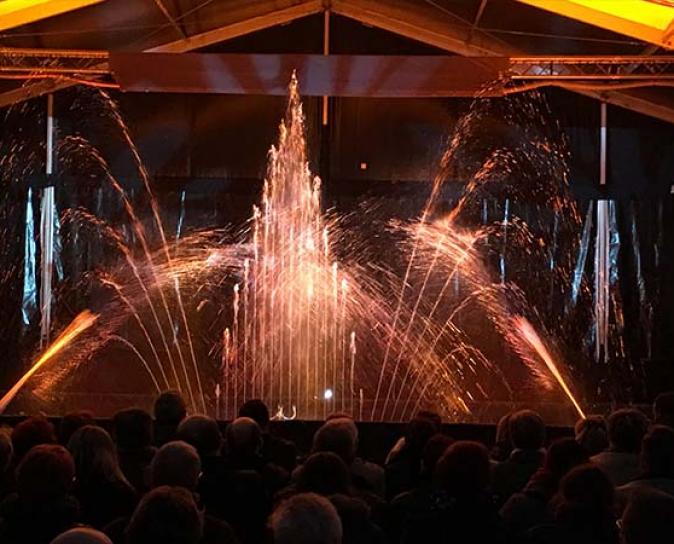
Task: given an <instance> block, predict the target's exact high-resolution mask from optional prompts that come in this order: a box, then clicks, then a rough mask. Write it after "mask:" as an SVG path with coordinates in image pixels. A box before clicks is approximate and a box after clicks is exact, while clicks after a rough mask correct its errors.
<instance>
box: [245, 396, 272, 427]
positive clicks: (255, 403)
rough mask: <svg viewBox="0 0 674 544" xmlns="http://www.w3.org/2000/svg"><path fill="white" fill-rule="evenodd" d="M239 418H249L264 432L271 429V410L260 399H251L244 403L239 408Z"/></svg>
mask: <svg viewBox="0 0 674 544" xmlns="http://www.w3.org/2000/svg"><path fill="white" fill-rule="evenodd" d="M239 417H249V418H250V419H252V420H253V421H255V423H257V424H258V425H259V426H260V429H262V430H263V431H265V430H267V427H269V408H267V405H266V404H265V403H264V402H263V401H262V400H260V399H251V400H247V401H246V402H244V403H243V404H242V405H241V408H239Z"/></svg>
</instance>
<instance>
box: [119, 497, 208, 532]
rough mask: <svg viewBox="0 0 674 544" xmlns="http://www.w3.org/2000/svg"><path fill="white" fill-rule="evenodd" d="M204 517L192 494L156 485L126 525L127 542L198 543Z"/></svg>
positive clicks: (142, 500)
mask: <svg viewBox="0 0 674 544" xmlns="http://www.w3.org/2000/svg"><path fill="white" fill-rule="evenodd" d="M202 534H203V519H202V515H201V512H200V511H199V509H198V507H197V504H196V502H195V501H194V497H193V495H192V493H190V492H189V491H187V490H186V489H184V488H182V487H168V486H162V487H157V488H155V489H153V490H152V491H150V492H149V493H148V494H147V495H145V496H144V497H143V498H142V499H141V501H140V503H139V504H138V507H137V508H136V511H135V512H134V513H133V516H131V521H129V525H128V526H127V528H126V542H127V544H198V542H199V541H200V540H201V537H202Z"/></svg>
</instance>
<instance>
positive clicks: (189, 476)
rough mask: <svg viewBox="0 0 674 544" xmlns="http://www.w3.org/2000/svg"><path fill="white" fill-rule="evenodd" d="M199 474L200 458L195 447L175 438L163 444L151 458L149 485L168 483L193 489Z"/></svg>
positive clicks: (158, 485) (195, 486) (197, 481)
mask: <svg viewBox="0 0 674 544" xmlns="http://www.w3.org/2000/svg"><path fill="white" fill-rule="evenodd" d="M200 474H201V460H200V459H199V453H198V452H197V450H196V448H194V446H190V445H189V444H188V443H187V442H182V441H180V440H177V441H175V442H168V443H167V444H164V445H163V446H162V447H161V448H159V450H157V453H156V454H155V455H154V457H153V458H152V463H151V464H150V482H151V484H150V485H151V486H152V487H160V486H163V485H170V486H176V487H184V488H185V489H189V490H190V491H194V490H195V489H196V488H197V484H198V483H199V475H200Z"/></svg>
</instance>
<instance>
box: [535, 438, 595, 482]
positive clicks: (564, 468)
mask: <svg viewBox="0 0 674 544" xmlns="http://www.w3.org/2000/svg"><path fill="white" fill-rule="evenodd" d="M588 461H589V457H588V454H587V452H586V451H585V449H584V448H583V446H581V445H580V444H579V443H578V442H576V441H575V440H574V439H573V438H560V439H558V440H555V441H554V442H553V443H552V444H550V447H549V448H548V450H547V452H546V453H545V461H544V463H543V468H544V469H545V470H546V471H547V472H548V473H550V474H552V475H554V476H556V477H557V478H561V477H562V476H564V475H565V474H566V473H567V472H569V471H570V470H571V469H572V468H573V467H576V466H578V465H582V464H585V463H587V462H588Z"/></svg>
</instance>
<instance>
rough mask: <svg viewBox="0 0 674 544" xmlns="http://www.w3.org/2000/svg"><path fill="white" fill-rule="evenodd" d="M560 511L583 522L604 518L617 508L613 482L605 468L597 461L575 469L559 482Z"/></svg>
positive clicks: (562, 514) (559, 512)
mask: <svg viewBox="0 0 674 544" xmlns="http://www.w3.org/2000/svg"><path fill="white" fill-rule="evenodd" d="M559 488H560V490H559V494H558V497H557V499H556V503H557V507H556V514H557V516H558V517H562V516H565V517H566V518H567V519H571V520H576V521H577V522H583V521H584V520H587V521H592V522H601V520H604V519H606V518H611V517H612V516H613V512H614V500H615V492H614V489H613V484H611V481H610V480H609V479H608V476H606V474H604V472H603V471H602V470H601V469H600V468H597V467H595V466H593V465H589V464H587V465H580V466H577V467H575V468H573V469H571V470H570V471H569V472H568V474H567V475H566V476H564V478H562V481H561V482H560V485H559Z"/></svg>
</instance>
